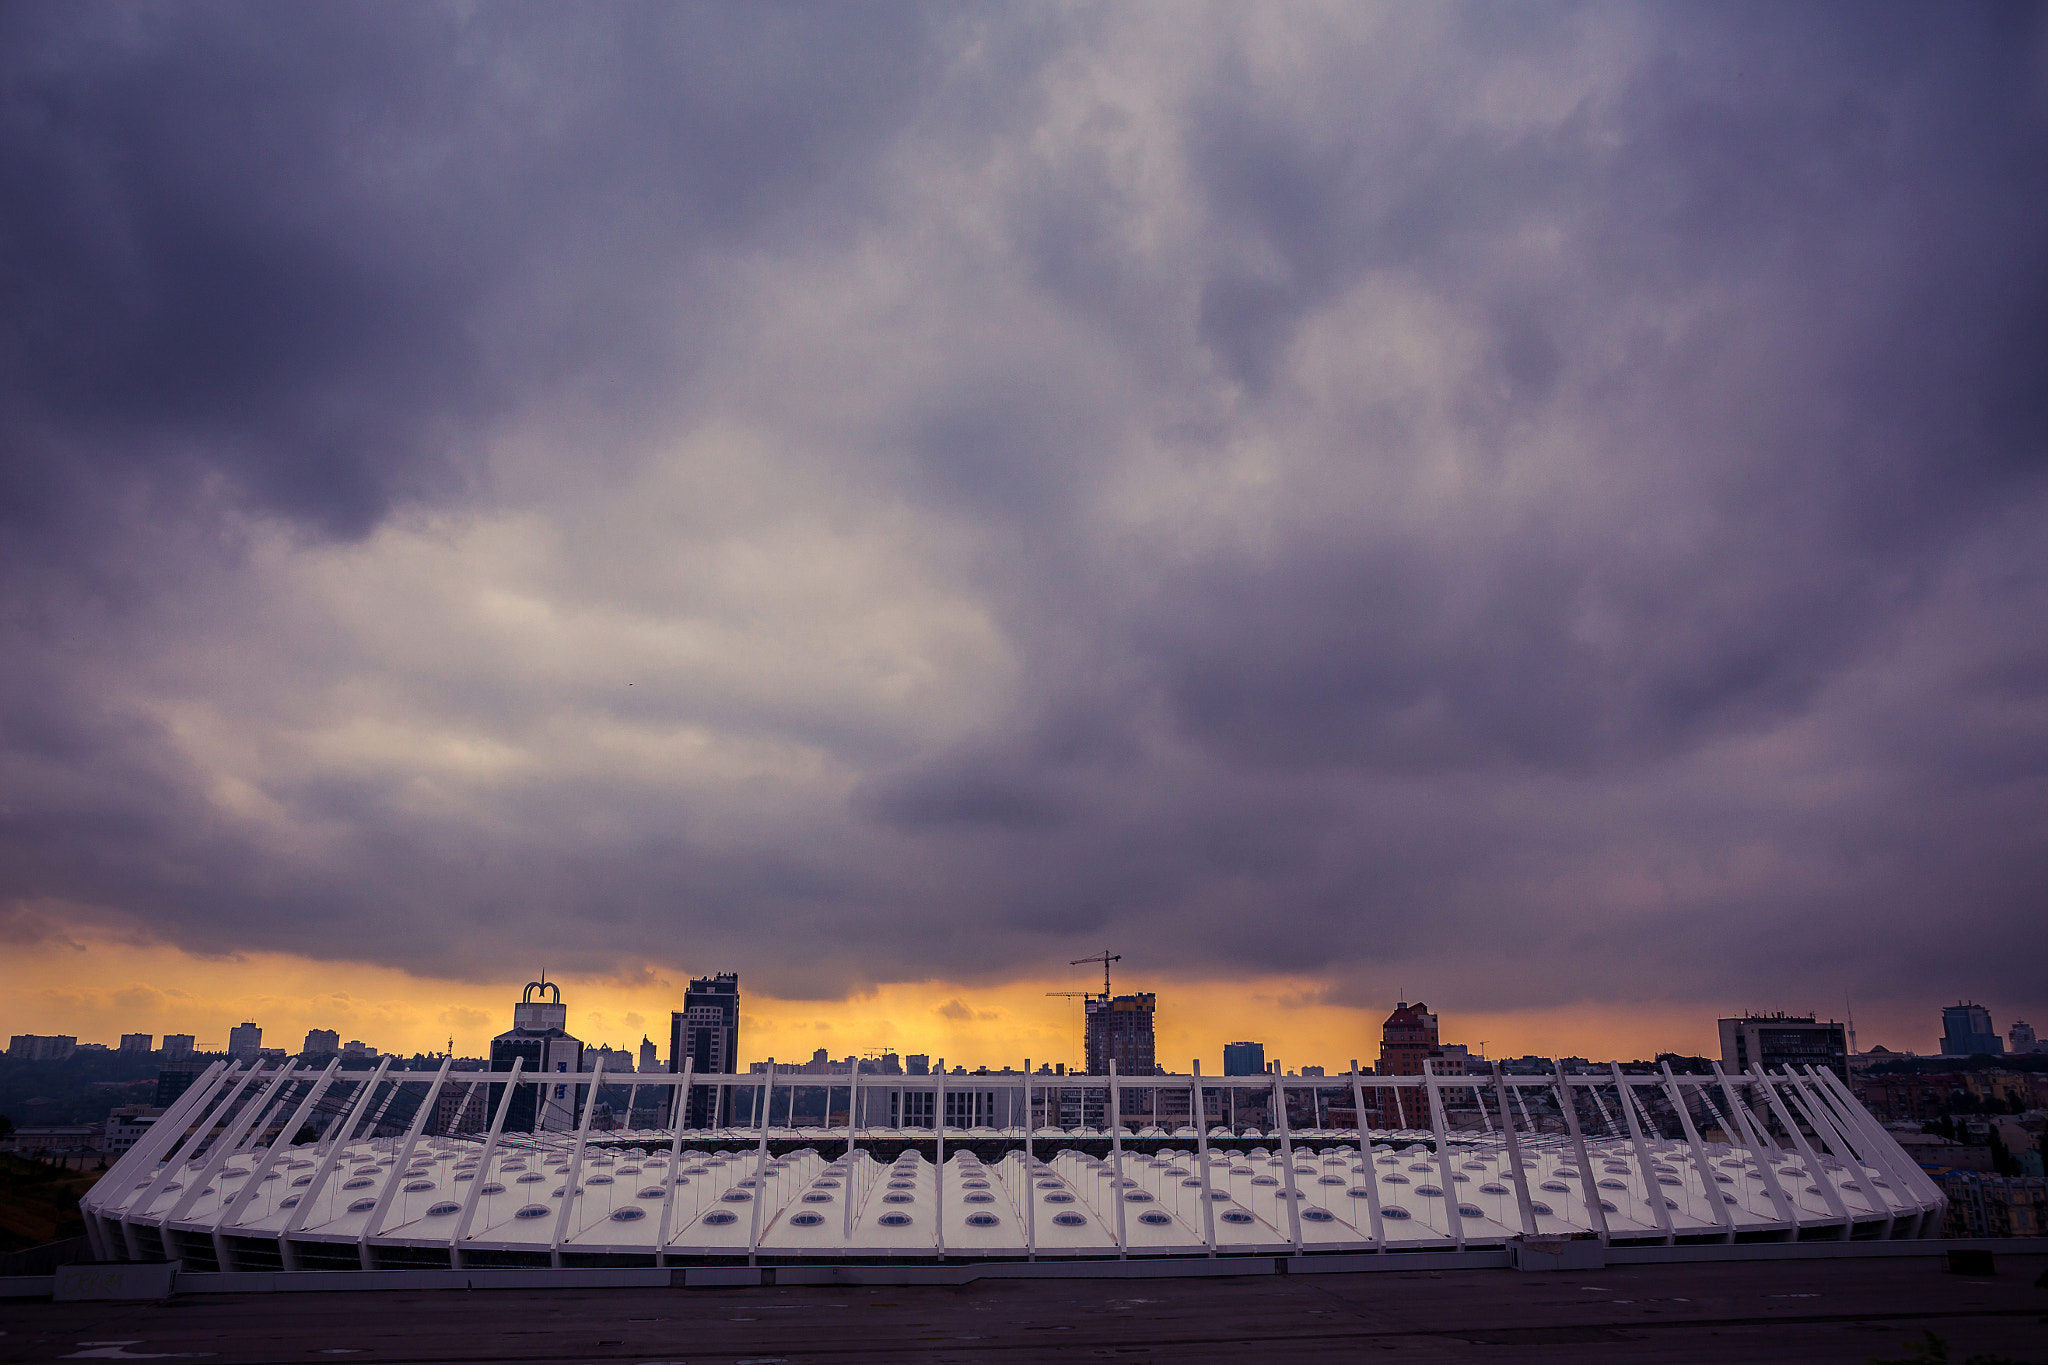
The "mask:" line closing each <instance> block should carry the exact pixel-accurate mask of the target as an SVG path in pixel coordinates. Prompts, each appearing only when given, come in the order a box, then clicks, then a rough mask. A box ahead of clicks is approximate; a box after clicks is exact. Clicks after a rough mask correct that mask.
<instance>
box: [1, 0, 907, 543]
mask: <svg viewBox="0 0 2048 1365" xmlns="http://www.w3.org/2000/svg"><path fill="white" fill-rule="evenodd" d="M562 17H563V16H560V15H557V14H553V13H550V12H549V11H548V10H547V9H545V8H544V7H538V6H505V7H493V9H492V10H491V11H490V12H488V13H483V14H470V15H463V14H461V13H459V12H458V11H456V10H453V9H447V8H440V7H410V6H395V5H394V6H381V7H372V8H371V9H369V10H357V11H353V12H347V13H344V12H341V11H329V10H319V11H305V12H300V13H287V12H284V11H266V10H262V9H255V8H250V7H246V6H228V7H217V6H195V7H190V8H185V9H181V10H179V11H177V12H176V13H170V12H165V11H159V10H153V9H149V8H147V7H141V8H132V9H131V8H113V7H104V6H95V7H88V8H87V9H84V10H80V9H77V8H75V7H65V6H55V5H40V6H39V5H24V6H13V7H10V9H9V17H8V19H7V20H6V23H7V25H8V30H9V32H8V34H7V42H6V45H5V46H6V50H7V52H8V53H10V54H11V58H9V59H7V66H8V69H7V71H6V73H5V77H4V79H5V89H6V95H5V102H4V113H0V117H4V120H5V126H4V134H0V149H4V150H0V156H4V161H0V202H4V203H5V204H6V205H7V207H6V209H5V210H0V213H4V218H0V241H4V243H5V247H6V249H5V251H4V254H0V261H4V262H5V264H4V266H0V271H4V274H0V297H4V298H5V300H6V305H7V306H6V309H5V317H6V319H7V321H6V322H5V324H4V328H5V331H4V337H0V346H4V354H5V355H6V357H7V370H6V375H5V381H6V384H7V390H6V403H5V408H6V411H7V413H8V440H9V444H10V445H11V446H12V447H14V449H15V450H16V451H17V452H18V454H19V458H17V459H15V460H11V461H10V462H9V464H10V468H11V471H12V477H11V478H10V484H11V485H12V487H11V489H10V492H9V496H8V498H7V502H8V504H9V505H10V507H12V508H14V509H15V513H16V518H17V519H19V520H25V521H31V522H34V521H40V520H44V519H49V518H52V517H56V516H61V515H63V514H64V513H65V512H67V511H70V512H73V513H74V514H76V515H77V516H79V517H81V518H82V519H86V520H90V519H92V518H93V516H94V514H95V513H96V512H98V511H99V510H100V509H99V507H97V506H95V505H94V504H96V503H97V502H99V501H100V500H102V499H108V498H109V497H110V492H111V491H112V490H110V489H109V487H108V483H109V482H115V483H118V482H119V481H120V480H123V479H142V480H145V481H147V482H149V483H152V484H155V485H159V486H161V485H165V484H168V485H171V486H172V487H174V488H175V487H184V486H189V485H192V484H197V483H200V482H202V481H204V480H205V479H206V478H207V477H208V476H209V475H219V476H223V477H225V478H226V479H227V481H228V482H229V484H230V486H231V487H232V490H233V493H234V495H235V496H236V497H237V498H238V499H240V500H241V501H243V502H245V503H246V504H248V505H251V506H253V507H255V508H258V509H261V510H264V511H268V512H274V513H277V514H281V515H283V516H285V517H288V518H291V519H293V520H294V521H297V522H300V523H303V524H304V525H306V526H307V527H308V528H309V529H311V530H313V531H314V532H316V533H318V534H323V535H338V536H359V535H361V534H363V533H364V532H366V531H367V530H368V529H369V528H370V527H372V526H373V525H375V524H376V523H377V522H378V521H379V520H380V519H381V518H382V517H384V516H385V515H387V514H388V513H389V511H390V510H391V508H392V507H393V506H394V505H395V504H396V503H399V502H402V501H405V500H408V499H415V498H419V497H423V496H424V497H433V496H445V495H447V494H448V493H450V492H452V491H453V490H454V489H455V488H457V487H459V486H460V484H461V483H462V482H463V480H464V474H465V467H466V465H467V463H468V461H467V460H466V459H465V456H467V455H469V454H471V453H472V452H473V448H474V445H475V442H476V440H477V436H478V433H479V430H480V429H481V428H484V427H487V425H488V424H489V423H490V422H491V421H492V420H493V419H494V418H497V417H500V416H502V415H503V414H504V413H505V412H506V411H507V410H508V408H509V407H511V406H512V405H513V404H514V403H515V402H516V401H518V400H519V399H520V398H522V397H525V396H527V390H529V389H530V388H531V387H532V386H535V385H545V384H549V383H557V382H562V381H565V380H569V379H579V380H582V381H584V382H593V383H596V384H599V385H603V386H609V387H611V388H612V389H613V390H614V391H615V392H617V393H618V394H619V395H620V396H621V397H625V398H627V399H629V400H630V399H632V398H633V397H634V396H635V395H636V394H644V390H645V387H646V385H647V384H649V383H651V382H655V378H654V377H655V376H656V375H659V376H661V381H660V382H671V381H672V378H673V367H674V365H675V363H676V361H677V359H678V356H677V354H676V353H677V352H678V351H679V350H680V351H681V352H683V353H685V354H687V352H688V350H689V348H690V342H689V341H688V340H687V338H683V339H679V338H678V335H677V334H678V333H679V332H682V331H685V330H686V329H681V328H677V327H676V326H675V319H674V318H673V317H672V316H668V315H666V314H665V312H664V311H663V308H662V306H663V305H666V306H669V307H674V306H677V305H680V306H681V307H682V309H683V310H684V313H685V315H686V316H687V314H688V313H689V312H690V311H692V310H693V307H694V308H702V309H706V310H708V309H710V308H711V307H713V306H714V302H715V301H714V299H713V298H712V297H710V296H709V291H704V292H703V293H700V294H698V295H697V296H695V297H693V296H692V292H691V290H692V286H693V285H694V286H697V287H698V288H699V289H701V281H698V280H694V279H692V272H693V271H698V270H701V269H703V268H704V265H705V261H704V259H703V258H704V257H705V256H706V255H707V254H710V253H714V252H716V251H717V250H718V249H719V248H726V249H734V248H744V247H751V246H753V245H756V243H754V242H752V241H751V239H752V238H753V237H754V236H755V235H756V234H759V235H761V236H764V237H767V238H770V239H772V238H773V236H774V234H775V232H776V231H778V228H777V226H776V224H777V223H778V221H780V220H782V219H784V218H786V217H787V215H789V214H790V213H791V212H792V211H793V210H795V209H797V208H798V207H799V206H800V205H801V204H802V202H803V201H804V200H805V199H806V198H807V197H812V196H815V195H816V194H817V193H818V191H819V190H820V189H821V187H827V186H834V185H835V183H836V182H837V181H838V179H839V177H840V176H841V175H842V174H843V173H844V163H845V162H846V161H847V160H849V159H852V160H855V161H858V160H860V159H862V158H864V157H866V156H868V155H871V154H872V144H873V141H874V139H875V138H876V137H878V136H880V135H882V134H884V133H885V132H886V130H887V129H888V127H889V126H890V124H891V123H892V122H894V121H895V120H896V119H898V118H899V117H900V115H901V111H902V109H903V108H904V106H905V104H906V102H907V101H908V100H909V99H911V98H912V96H913V93H914V91H915V88H916V86H917V84H918V81H919V79H920V77H921V75H922V74H923V73H922V72H921V70H920V66H921V62H922V60H923V58H924V56H925V50H924V47H923V44H922V42H921V40H920V35H919V33H918V31H917V30H918V28H919V21H918V20H917V18H916V17H915V16H908V15H901V14H899V13H896V12H892V11H890V10H888V9H874V10H869V11H867V12H866V13H864V14H862V15H860V16H858V17H856V16H853V15H851V14H850V13H835V12H833V11H831V10H823V11H789V10H783V9H778V8H775V7H763V8H761V9H757V10H755V11H754V12H753V13H751V14H749V15H747V16H744V17H742V16H739V15H736V14H733V13H732V12H729V11H722V10H719V9H716V8H705V7H693V8H688V9H681V10H678V9H675V8H673V7H654V6H633V7H625V8H622V9H620V10H616V11H614V12H613V13H612V14H611V15H609V16H608V17H607V22H606V23H605V24H604V25H601V26H599V25H591V26H587V27H586V26H581V25H569V24H563V23H561V22H560V20H561V19H562ZM838 188H840V189H841V190H842V191H845V192H842V193H841V194H840V195H839V196H838V197H837V199H836V200H835V201H834V203H833V205H832V208H831V210H829V212H836V213H841V214H844V213H848V212H857V211H858V206H859V195H858V186H857V184H856V185H853V186H846V185H839V186H838ZM824 226H826V227H829V226H830V224H826V225H824ZM783 230H786V229H783ZM78 502H83V503H85V504H86V505H85V506H84V507H79V506H77V503H78ZM83 533H85V534H89V533H90V532H89V530H87V531H84V532H83Z"/></svg>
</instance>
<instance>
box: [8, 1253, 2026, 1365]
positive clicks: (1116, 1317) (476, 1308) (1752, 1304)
mask: <svg viewBox="0 0 2048 1365" xmlns="http://www.w3.org/2000/svg"><path fill="white" fill-rule="evenodd" d="M2044 1272H2048V1257H2044V1256H2038V1255H2035V1256H2000V1257H1998V1258H1997V1262H1996V1273H1995V1274H1994V1275H1992V1276H1989V1277H1967V1276H1962V1275H1956V1274H1951V1273H1949V1272H1948V1270H1947V1269H1946V1262H1945V1261H1944V1260H1942V1259H1941V1258H1940V1257H1927V1258H1920V1257H1913V1258H1901V1259H1881V1260H1845V1261H1801V1262H1784V1263H1777V1264H1769V1263H1755V1262H1746V1263H1730V1264H1711V1265H1710V1264H1683V1265H1646V1266H1629V1267H1610V1268H1607V1269H1604V1270H1600V1271H1596V1272H1587V1273H1583V1274H1580V1273H1572V1272H1553V1273H1543V1274H1529V1273H1519V1272H1515V1271H1509V1270H1467V1271H1447V1272H1430V1271H1418V1272H1414V1273H1408V1272H1382V1273H1378V1274H1343V1275H1336V1274H1317V1275H1289V1276H1258V1277H1247V1278H1241V1279H1238V1278H1232V1279H1221V1280H1217V1279H1208V1280H1175V1279H1139V1280H1124V1281H1106V1280H1051V1281H1014V1280H1013V1281H997V1280H984V1281H979V1282H975V1283H972V1284H968V1285H965V1286H962V1287H958V1288H932V1287H883V1288H846V1289H821V1288H815V1287H809V1286H788V1287H780V1288H775V1287H767V1288H749V1289H591V1290H580V1289H556V1290H493V1291H484V1290H477V1291H469V1292H464V1291H459V1290H458V1291H440V1292H421V1293H415V1292H403V1291H391V1292H385V1293H322V1294H271V1295H257V1294H248V1295H236V1294H221V1295H205V1296H196V1297H179V1298H176V1299H174V1300H172V1301H170V1302H169V1303H41V1302H13V1303H6V1304H0V1332H4V1334H5V1335H4V1336H0V1361H7V1362H13V1361H53V1360H65V1359H74V1360H75V1359H137V1358H144V1357H155V1358H163V1359H170V1358H181V1357H182V1358H185V1359H204V1360H208V1361H211V1362H218V1365H239V1363H240V1362H255V1361H321V1360H353V1361H362V1362H366V1365H367V1363H368V1362H378V1363H379V1365H385V1363H386V1362H411V1361H418V1362H441V1361H565V1362H566V1361H603V1362H613V1361H618V1362H657V1361H664V1362H665V1361H688V1362H690V1365H741V1363H742V1362H754V1363H755V1365H770V1362H786V1363H787V1365H803V1363H804V1362H812V1361H816V1362H834V1363H835V1365H839V1363H843V1365H864V1363H865V1362H881V1361H904V1360H911V1361H925V1362H933V1365H938V1362H955V1361H957V1362H983V1361H1030V1360H1068V1361H1076V1360H1081V1361H1085V1360H1114V1361H1121V1362H1152V1361H1157V1362H1161V1363H1162V1365H1164V1362H1168V1361H1172V1362H1176V1365H1187V1363H1188V1362H1198V1361H1241V1360H1253V1359H1257V1360H1262V1361H1266V1360H1269V1361H1272V1362H1275V1365H1278V1362H1288V1365H1294V1363H1295V1362H1301V1363H1303V1365H1308V1363H1309V1362H1319V1361H1339V1360H1342V1361H1358V1360H1361V1359H1363V1360H1372V1361H1389V1362H1392V1361H1409V1360H1413V1361H1496V1362H1506V1361H1514V1362H1522V1361H1536V1362H1542V1361H1575V1362H1583V1361H1594V1362H1598V1361H1635V1360H1644V1359H1651V1358H1654V1359H1656V1360H1658V1361H1660V1362H1685V1361H1702V1362H1717V1363H1718V1365H1726V1362H1730V1361H1767V1362H1768V1361H1786V1362H1790V1361H1801V1362H1817V1361H1842V1362H1857V1365H1863V1363H1864V1362H1868V1361H1871V1360H1873V1359H1892V1358H1899V1357H1907V1356H1911V1355H1912V1353H1913V1349H1914V1348H1915V1347H1916V1346H1918V1345H1919V1344H1920V1343H1922V1342H1923V1341H1924V1336H1923V1333H1926V1332H1929V1331H1931V1332H1933V1333H1934V1334H1936V1335H1937V1336H1939V1337H1941V1338H1943V1339H1945V1340H1946V1341H1947V1342H1948V1343H1949V1355H1948V1358H1949V1359H1950V1360H1953V1361H1956V1362H1961V1361H1963V1360H1965V1359H1967V1358H1968V1357H1970V1356H1972V1355H1976V1354H1982V1353H1989V1354H1993V1355H1998V1356H2004V1357H2009V1358H2013V1359H2017V1360H2023V1361H2035V1362H2048V1289H2044V1288H2041V1287H2039V1286H2038V1285H2037V1284H2036V1281H2037V1279H2039V1278H2040V1277H2041V1276H2042V1275H2043V1274H2044Z"/></svg>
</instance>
